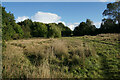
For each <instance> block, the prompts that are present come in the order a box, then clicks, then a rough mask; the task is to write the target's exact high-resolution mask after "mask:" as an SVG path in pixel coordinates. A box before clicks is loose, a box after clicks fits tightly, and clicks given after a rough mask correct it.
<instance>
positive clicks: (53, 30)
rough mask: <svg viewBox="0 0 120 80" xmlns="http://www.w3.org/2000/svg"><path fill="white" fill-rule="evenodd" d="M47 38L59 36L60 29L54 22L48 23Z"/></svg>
mask: <svg viewBox="0 0 120 80" xmlns="http://www.w3.org/2000/svg"><path fill="white" fill-rule="evenodd" d="M47 36H48V37H49V38H50V37H52V38H56V37H61V29H60V28H59V27H58V26H56V24H54V23H50V24H48V35H47Z"/></svg>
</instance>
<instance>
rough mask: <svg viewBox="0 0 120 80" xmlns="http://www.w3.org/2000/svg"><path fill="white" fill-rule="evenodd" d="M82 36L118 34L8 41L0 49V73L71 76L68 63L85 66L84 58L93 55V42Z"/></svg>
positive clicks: (102, 36) (105, 36) (8, 75)
mask: <svg viewBox="0 0 120 80" xmlns="http://www.w3.org/2000/svg"><path fill="white" fill-rule="evenodd" d="M82 39H83V40H82ZM85 39H86V40H87V39H89V40H88V41H90V40H91V41H92V40H96V41H97V40H99V41H100V40H101V39H111V40H114V39H118V40H120V35H119V36H118V35H117V34H114V35H113V34H108V35H106V34H101V35H98V36H84V37H75V38H62V39H61V38H60V39H28V40H13V41H9V42H7V43H6V44H7V47H6V51H4V52H3V74H2V75H3V77H4V78H5V77H7V78H12V77H14V78H20V77H24V78H61V77H62V78H66V77H69V78H72V77H73V76H74V75H73V74H70V72H69V71H70V69H71V67H73V69H74V66H85V60H86V59H88V58H89V59H90V57H92V58H93V56H96V55H97V52H96V49H95V47H94V46H93V43H89V42H87V41H84V40H85ZM95 43H97V42H95ZM106 45H107V44H106ZM89 59H88V60H89Z"/></svg>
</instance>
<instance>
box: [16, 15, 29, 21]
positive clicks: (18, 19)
mask: <svg viewBox="0 0 120 80" xmlns="http://www.w3.org/2000/svg"><path fill="white" fill-rule="evenodd" d="M28 18H29V17H28V16H22V17H18V18H17V19H16V22H21V21H24V20H25V19H28Z"/></svg>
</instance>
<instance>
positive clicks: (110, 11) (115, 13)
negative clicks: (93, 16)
mask: <svg viewBox="0 0 120 80" xmlns="http://www.w3.org/2000/svg"><path fill="white" fill-rule="evenodd" d="M103 16H107V17H108V18H109V19H112V20H114V21H115V22H118V23H119V24H120V1H119V2H114V3H109V4H107V9H105V10H104V12H103Z"/></svg>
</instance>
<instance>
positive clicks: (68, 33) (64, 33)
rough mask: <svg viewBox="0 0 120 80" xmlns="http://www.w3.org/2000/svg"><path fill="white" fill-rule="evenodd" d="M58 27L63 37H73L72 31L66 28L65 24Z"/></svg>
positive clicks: (59, 24)
mask: <svg viewBox="0 0 120 80" xmlns="http://www.w3.org/2000/svg"><path fill="white" fill-rule="evenodd" d="M58 27H59V28H60V29H61V34H62V36H71V34H72V31H71V29H70V28H68V27H67V26H65V25H64V24H63V23H58Z"/></svg>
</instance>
